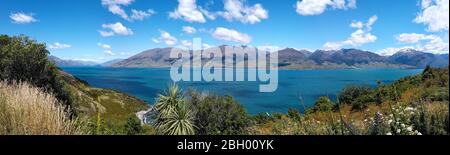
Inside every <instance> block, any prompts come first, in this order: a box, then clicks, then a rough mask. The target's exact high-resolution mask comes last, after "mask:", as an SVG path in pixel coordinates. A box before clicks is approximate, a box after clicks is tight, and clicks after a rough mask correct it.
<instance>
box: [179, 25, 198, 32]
mask: <svg viewBox="0 0 450 155" xmlns="http://www.w3.org/2000/svg"><path fill="white" fill-rule="evenodd" d="M182 30H183V32H184V33H186V34H194V33H197V29H195V28H194V27H192V26H183V28H182Z"/></svg>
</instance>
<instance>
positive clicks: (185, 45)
mask: <svg viewBox="0 0 450 155" xmlns="http://www.w3.org/2000/svg"><path fill="white" fill-rule="evenodd" d="M179 46H181V47H182V48H186V49H192V48H193V43H192V41H189V40H181V41H180V45H179ZM211 47H213V46H212V45H209V44H206V43H202V49H208V48H211Z"/></svg>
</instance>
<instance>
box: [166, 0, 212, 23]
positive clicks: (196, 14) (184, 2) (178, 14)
mask: <svg viewBox="0 0 450 155" xmlns="http://www.w3.org/2000/svg"><path fill="white" fill-rule="evenodd" d="M169 17H170V18H173V19H182V20H185V21H188V22H198V23H205V22H206V19H205V17H204V16H203V13H202V12H201V11H200V9H199V7H198V6H197V3H196V0H178V8H177V9H176V10H175V11H173V12H170V13H169Z"/></svg>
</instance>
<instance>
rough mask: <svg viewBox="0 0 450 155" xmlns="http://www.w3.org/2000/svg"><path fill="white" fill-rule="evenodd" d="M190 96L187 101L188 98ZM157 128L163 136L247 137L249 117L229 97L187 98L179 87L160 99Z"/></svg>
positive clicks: (201, 96)
mask: <svg viewBox="0 0 450 155" xmlns="http://www.w3.org/2000/svg"><path fill="white" fill-rule="evenodd" d="M185 96H187V97H185ZM155 107H156V110H157V111H158V117H157V119H156V123H155V124H156V125H155V128H156V130H157V131H158V133H159V134H164V135H193V134H198V135H238V134H243V133H245V132H244V131H245V130H246V129H247V127H248V122H249V116H248V114H247V113H246V111H245V110H244V108H243V107H242V105H240V104H239V103H238V102H237V101H235V100H234V99H233V98H232V97H230V96H225V97H221V96H216V95H202V94H200V93H198V92H196V91H193V90H191V91H189V92H187V93H186V94H183V92H182V91H181V90H180V89H179V87H178V86H177V85H176V84H173V85H171V86H170V87H169V89H168V91H167V92H166V93H165V94H163V95H159V97H158V100H157V102H156V105H155Z"/></svg>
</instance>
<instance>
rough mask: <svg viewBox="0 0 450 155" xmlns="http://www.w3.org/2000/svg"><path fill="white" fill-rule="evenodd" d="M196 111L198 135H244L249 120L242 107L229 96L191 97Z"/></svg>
mask: <svg viewBox="0 0 450 155" xmlns="http://www.w3.org/2000/svg"><path fill="white" fill-rule="evenodd" d="M190 103H191V104H192V105H193V106H194V109H195V111H196V115H195V124H196V126H197V127H198V129H197V134H200V135H239V134H244V133H245V130H246V128H247V127H248V126H249V124H250V123H249V122H250V119H249V117H248V115H247V112H246V111H245V109H244V107H243V106H242V105H240V104H239V103H238V102H237V101H236V100H234V99H233V98H232V97H231V96H216V95H206V96H204V97H202V98H201V99H200V100H198V98H196V97H195V96H194V97H191V100H190Z"/></svg>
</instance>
